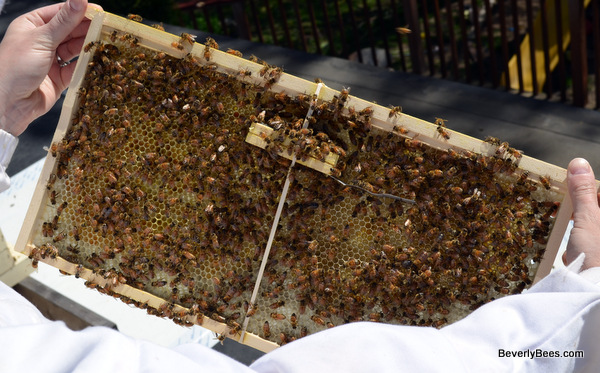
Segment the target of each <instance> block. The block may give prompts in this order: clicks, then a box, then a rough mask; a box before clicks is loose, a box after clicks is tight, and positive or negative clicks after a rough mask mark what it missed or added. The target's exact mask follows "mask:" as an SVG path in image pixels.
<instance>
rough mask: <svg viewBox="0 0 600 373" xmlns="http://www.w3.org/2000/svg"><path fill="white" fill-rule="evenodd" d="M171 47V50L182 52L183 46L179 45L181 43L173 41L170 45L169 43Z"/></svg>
mask: <svg viewBox="0 0 600 373" xmlns="http://www.w3.org/2000/svg"><path fill="white" fill-rule="evenodd" d="M171 46H172V47H173V48H176V49H178V50H180V51H182V50H183V48H184V46H183V44H181V43H180V42H178V41H174V42H172V43H171Z"/></svg>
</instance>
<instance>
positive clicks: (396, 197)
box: [329, 175, 416, 203]
mask: <svg viewBox="0 0 600 373" xmlns="http://www.w3.org/2000/svg"><path fill="white" fill-rule="evenodd" d="M329 176H330V177H331V178H332V179H333V180H335V181H337V182H338V183H340V184H342V185H343V186H347V187H351V188H356V189H359V190H362V191H363V192H366V193H369V194H370V195H372V196H375V197H382V198H392V199H395V200H398V201H402V202H406V203H416V202H415V201H413V200H412V199H407V198H402V197H398V196H395V195H393V194H387V193H373V192H371V191H369V190H367V189H365V188H363V187H359V186H358V185H353V184H347V183H345V182H343V181H342V180H340V179H338V178H336V177H334V176H331V175H329Z"/></svg>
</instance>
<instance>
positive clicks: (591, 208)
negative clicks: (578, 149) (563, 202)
mask: <svg viewBox="0 0 600 373" xmlns="http://www.w3.org/2000/svg"><path fill="white" fill-rule="evenodd" d="M567 184H568V186H569V193H570V195H571V200H572V202H573V220H574V221H575V222H580V223H585V222H591V223H594V224H600V208H599V207H598V191H597V188H596V180H595V177H594V171H593V170H592V168H591V166H590V164H589V163H588V162H587V161H586V160H585V159H583V158H575V159H573V160H572V161H571V162H570V163H569V166H568V168H567Z"/></svg>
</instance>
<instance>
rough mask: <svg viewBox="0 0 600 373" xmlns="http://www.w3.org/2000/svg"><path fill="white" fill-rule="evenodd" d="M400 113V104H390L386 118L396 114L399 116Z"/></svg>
mask: <svg viewBox="0 0 600 373" xmlns="http://www.w3.org/2000/svg"><path fill="white" fill-rule="evenodd" d="M400 114H402V107H401V106H391V107H390V113H389V114H388V118H392V117H398V116H400Z"/></svg>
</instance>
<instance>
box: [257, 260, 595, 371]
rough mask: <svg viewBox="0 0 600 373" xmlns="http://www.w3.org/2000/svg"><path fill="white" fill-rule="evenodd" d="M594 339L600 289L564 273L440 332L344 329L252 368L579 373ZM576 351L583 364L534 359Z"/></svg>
mask: <svg viewBox="0 0 600 373" xmlns="http://www.w3.org/2000/svg"><path fill="white" fill-rule="evenodd" d="M577 268H579V267H577ZM598 335H600V287H598V286H597V285H596V284H594V283H592V282H590V281H588V280H586V279H584V278H583V277H581V276H579V275H578V274H576V273H574V272H572V271H570V270H568V269H561V270H556V271H555V272H553V273H552V274H550V275H549V276H548V277H546V278H545V279H544V280H542V281H540V283H538V284H537V285H535V286H533V287H532V288H531V289H530V290H529V291H527V292H526V293H524V294H520V295H513V296H508V297H504V298H501V299H498V300H495V301H493V302H490V303H488V304H486V305H484V306H482V307H480V308H479V309H478V310H476V311H475V312H473V313H472V314H471V315H469V316H468V317H466V318H465V319H463V320H461V321H459V322H456V323H455V324H452V325H450V326H447V327H445V328H442V329H440V330H436V329H433V328H421V327H408V326H392V325H384V324H374V323H369V322H361V323H354V324H348V325H344V326H339V327H335V328H333V329H330V330H327V331H323V332H320V333H316V334H314V335H311V336H308V337H305V338H303V339H300V340H298V341H295V342H293V343H290V344H289V345H286V346H283V347H281V348H279V349H277V350H275V351H273V352H271V353H269V354H267V355H265V356H263V357H262V358H260V359H259V360H257V361H256V362H255V363H254V364H253V365H252V366H251V367H252V368H254V369H256V370H258V371H261V372H306V371H310V372H311V373H317V372H327V373H331V372H366V371H369V372H388V371H389V372H398V371H402V372H440V371H444V372H521V371H522V372H566V371H574V370H576V371H580V370H582V369H583V368H584V367H587V368H588V369H589V367H590V366H595V367H596V368H598V367H599V366H600V353H599V352H600V344H599V343H597V336H598ZM576 350H581V351H583V352H584V358H566V357H556V358H543V357H536V356H537V355H538V354H539V355H544V354H545V355H546V356H548V355H550V354H553V355H554V354H556V353H558V354H560V355H561V356H562V354H564V353H565V352H567V353H569V352H574V351H576ZM506 355H513V356H511V357H506ZM514 355H516V356H514ZM519 355H520V356H521V357H518V356H519ZM502 356H505V357H502ZM586 364H587V365H586ZM594 364H595V365H594Z"/></svg>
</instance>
